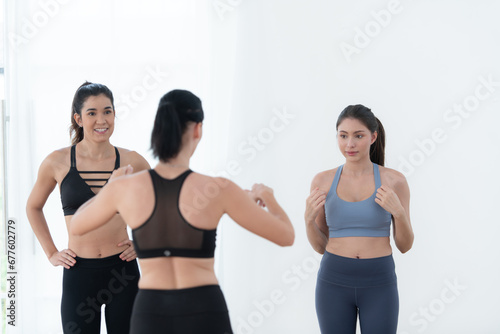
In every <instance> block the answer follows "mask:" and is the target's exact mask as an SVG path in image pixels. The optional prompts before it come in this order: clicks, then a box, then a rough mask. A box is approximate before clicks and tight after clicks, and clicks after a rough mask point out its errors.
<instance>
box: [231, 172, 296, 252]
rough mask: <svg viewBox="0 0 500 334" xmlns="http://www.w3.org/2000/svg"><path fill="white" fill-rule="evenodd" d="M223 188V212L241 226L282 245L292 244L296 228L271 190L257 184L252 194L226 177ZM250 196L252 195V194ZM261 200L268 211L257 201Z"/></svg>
mask: <svg viewBox="0 0 500 334" xmlns="http://www.w3.org/2000/svg"><path fill="white" fill-rule="evenodd" d="M225 182H227V186H225V187H224V195H223V196H224V203H225V208H224V212H225V213H227V214H228V215H229V216H230V217H231V219H233V220H234V221H235V222H237V223H238V224H239V225H240V226H242V227H243V228H245V229H247V230H248V231H250V232H253V233H255V234H257V235H258V236H261V237H263V238H264V239H267V240H269V241H271V242H274V243H276V244H278V245H280V246H291V245H292V244H293V241H294V239H295V231H294V229H293V225H292V223H291V222H290V219H289V218H288V216H287V214H286V212H285V211H284V210H283V209H282V208H281V206H280V205H279V204H278V202H277V201H276V199H275V198H274V195H273V192H272V189H271V188H269V187H266V186H264V185H261V184H257V185H254V186H253V188H252V191H251V192H250V194H247V193H245V191H244V190H243V189H241V188H240V187H238V186H237V185H236V184H235V183H233V182H231V181H229V180H226V181H225ZM249 195H250V196H249ZM256 201H258V202H261V203H262V204H263V206H266V207H267V210H268V211H266V210H264V209H263V208H261V207H260V206H259V205H258V204H256V203H255V202H256Z"/></svg>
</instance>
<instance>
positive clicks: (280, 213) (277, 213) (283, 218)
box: [264, 195, 295, 242]
mask: <svg viewBox="0 0 500 334" xmlns="http://www.w3.org/2000/svg"><path fill="white" fill-rule="evenodd" d="M264 201H265V204H266V207H267V211H268V212H269V213H270V214H272V215H273V216H274V217H276V218H277V219H278V220H279V221H280V222H281V223H282V224H283V226H284V228H285V229H286V231H287V233H288V235H289V239H291V240H292V242H293V240H294V239H295V230H294V229H293V225H292V222H291V221H290V218H288V215H287V214H286V212H285V210H283V208H282V207H281V206H280V205H279V204H278V201H276V199H275V198H274V196H273V195H269V196H265V198H264Z"/></svg>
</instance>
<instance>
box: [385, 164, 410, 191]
mask: <svg viewBox="0 0 500 334" xmlns="http://www.w3.org/2000/svg"><path fill="white" fill-rule="evenodd" d="M379 170H380V178H381V179H382V183H386V184H387V185H389V186H390V187H392V188H394V189H398V188H402V187H405V188H407V187H408V183H407V182H406V177H405V176H404V175H403V173H401V172H398V171H397V170H395V169H392V168H388V167H383V166H379Z"/></svg>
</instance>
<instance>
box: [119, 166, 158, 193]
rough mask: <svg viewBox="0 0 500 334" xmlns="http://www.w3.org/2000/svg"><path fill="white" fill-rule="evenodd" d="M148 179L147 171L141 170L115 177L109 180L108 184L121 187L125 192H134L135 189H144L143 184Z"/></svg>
mask: <svg viewBox="0 0 500 334" xmlns="http://www.w3.org/2000/svg"><path fill="white" fill-rule="evenodd" d="M150 179H151V177H150V176H149V172H148V171H147V170H142V171H140V172H137V173H134V174H130V175H123V176H120V177H117V178H116V179H113V180H112V181H110V182H109V185H110V186H112V187H113V188H119V189H123V190H124V191H125V192H134V190H136V189H144V188H145V187H144V185H145V184H147V181H148V180H150ZM131 190H132V191H131Z"/></svg>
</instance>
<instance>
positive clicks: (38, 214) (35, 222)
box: [26, 208, 58, 259]
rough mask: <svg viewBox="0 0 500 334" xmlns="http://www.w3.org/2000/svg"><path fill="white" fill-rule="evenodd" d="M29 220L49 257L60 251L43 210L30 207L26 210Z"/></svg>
mask: <svg viewBox="0 0 500 334" xmlns="http://www.w3.org/2000/svg"><path fill="white" fill-rule="evenodd" d="M26 213H27V216H28V221H29V223H30V225H31V229H32V230H33V233H35V236H36V238H37V239H38V242H39V243H40V245H41V246H42V249H43V251H44V253H45V255H46V256H47V258H48V259H50V257H51V256H52V255H53V254H54V253H56V252H57V251H58V249H57V247H56V245H55V244H54V240H52V236H51V234H50V231H49V226H48V224H47V221H46V220H45V216H44V214H43V211H42V210H39V209H31V208H28V209H27V210H26Z"/></svg>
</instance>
